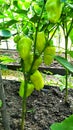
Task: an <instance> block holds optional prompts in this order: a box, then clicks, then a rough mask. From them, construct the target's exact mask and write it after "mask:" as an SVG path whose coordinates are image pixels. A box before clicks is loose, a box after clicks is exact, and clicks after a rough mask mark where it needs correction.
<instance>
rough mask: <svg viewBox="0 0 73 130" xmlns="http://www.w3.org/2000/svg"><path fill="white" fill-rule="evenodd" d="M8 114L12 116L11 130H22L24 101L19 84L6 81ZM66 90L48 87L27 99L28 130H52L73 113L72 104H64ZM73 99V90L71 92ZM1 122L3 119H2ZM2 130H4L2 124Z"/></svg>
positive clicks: (0, 126)
mask: <svg viewBox="0 0 73 130" xmlns="http://www.w3.org/2000/svg"><path fill="white" fill-rule="evenodd" d="M3 82H4V88H5V94H6V104H7V112H8V114H9V115H10V126H11V130H20V127H19V126H20V120H21V110H22V109H21V107H22V99H21V98H20V97H19V95H18V90H19V85H20V83H19V82H16V81H7V80H4V81H3ZM64 96H65V90H64V91H63V92H61V91H60V89H59V88H58V87H50V86H46V88H44V89H43V90H42V91H39V92H37V91H34V92H33V94H32V95H31V96H30V97H29V98H28V99H27V115H26V130H50V125H51V124H52V123H54V122H60V121H62V120H63V119H65V118H66V117H68V116H69V115H71V114H72V113H73V110H72V107H71V104H70V103H71V102H68V103H65V102H64ZM69 97H71V99H73V90H69ZM0 122H1V117H0ZM0 130H3V128H2V124H1V123H0Z"/></svg>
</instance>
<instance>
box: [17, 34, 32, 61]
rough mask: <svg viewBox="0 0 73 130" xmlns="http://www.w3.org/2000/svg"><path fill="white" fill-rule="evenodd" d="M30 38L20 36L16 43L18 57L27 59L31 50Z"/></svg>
mask: <svg viewBox="0 0 73 130" xmlns="http://www.w3.org/2000/svg"><path fill="white" fill-rule="evenodd" d="M31 45H32V40H31V39H30V38H29V37H26V36H24V37H22V38H21V39H20V40H19V42H18V43H17V50H18V52H19V55H20V57H21V58H22V59H23V60H25V59H27V57H28V55H29V53H30V50H31Z"/></svg>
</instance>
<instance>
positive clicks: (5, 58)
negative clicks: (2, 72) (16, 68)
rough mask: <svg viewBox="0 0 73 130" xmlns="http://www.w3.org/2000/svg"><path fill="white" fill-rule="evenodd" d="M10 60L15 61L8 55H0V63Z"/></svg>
mask: <svg viewBox="0 0 73 130" xmlns="http://www.w3.org/2000/svg"><path fill="white" fill-rule="evenodd" d="M11 62H15V60H14V59H12V58H10V57H8V56H0V63H11Z"/></svg>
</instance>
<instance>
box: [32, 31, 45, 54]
mask: <svg viewBox="0 0 73 130" xmlns="http://www.w3.org/2000/svg"><path fill="white" fill-rule="evenodd" d="M34 37H35V35H34ZM45 43H46V39H45V34H44V32H43V31H42V32H38V33H37V38H36V49H37V51H38V52H39V53H41V52H42V51H43V49H44V47H45Z"/></svg>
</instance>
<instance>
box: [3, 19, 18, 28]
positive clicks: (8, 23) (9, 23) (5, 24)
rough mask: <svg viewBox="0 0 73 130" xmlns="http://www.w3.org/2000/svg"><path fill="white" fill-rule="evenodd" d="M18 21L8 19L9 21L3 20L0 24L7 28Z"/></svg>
mask: <svg viewBox="0 0 73 130" xmlns="http://www.w3.org/2000/svg"><path fill="white" fill-rule="evenodd" d="M17 22H18V21H17V20H13V19H12V20H10V21H4V22H2V23H1V24H2V25H3V26H4V28H8V27H9V26H11V25H13V24H15V23H17Z"/></svg>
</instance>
